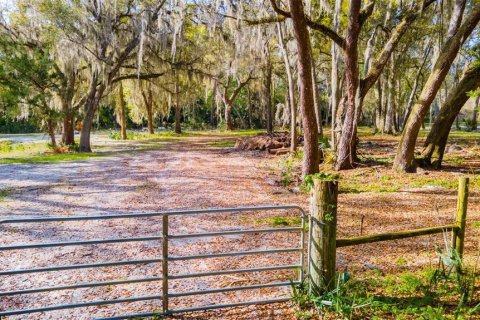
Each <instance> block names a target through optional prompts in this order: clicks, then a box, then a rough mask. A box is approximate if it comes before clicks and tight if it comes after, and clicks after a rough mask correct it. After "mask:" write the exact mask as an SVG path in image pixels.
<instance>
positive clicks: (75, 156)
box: [0, 153, 102, 164]
mask: <svg viewBox="0 0 480 320" xmlns="http://www.w3.org/2000/svg"><path fill="white" fill-rule="evenodd" d="M100 156H102V154H100V153H52V154H39V155H30V156H19V157H9V158H0V164H11V163H20V164H38V163H53V162H62V161H78V160H86V159H90V158H95V157H100Z"/></svg>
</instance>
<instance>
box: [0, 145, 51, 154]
mask: <svg viewBox="0 0 480 320" xmlns="http://www.w3.org/2000/svg"><path fill="white" fill-rule="evenodd" d="M45 151H48V143H46V142H45V141H42V142H30V143H13V142H11V141H0V157H1V156H6V155H8V156H10V157H15V156H22V155H27V154H33V153H40V152H45Z"/></svg>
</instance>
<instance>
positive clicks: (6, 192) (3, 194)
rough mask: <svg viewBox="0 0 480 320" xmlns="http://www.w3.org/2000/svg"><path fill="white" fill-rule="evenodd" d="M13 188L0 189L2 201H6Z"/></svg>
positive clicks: (0, 199) (0, 200)
mask: <svg viewBox="0 0 480 320" xmlns="http://www.w3.org/2000/svg"><path fill="white" fill-rule="evenodd" d="M12 192H13V189H11V188H7V189H0V202H4V201H5V199H6V198H7V197H8V196H9V195H10V194H12Z"/></svg>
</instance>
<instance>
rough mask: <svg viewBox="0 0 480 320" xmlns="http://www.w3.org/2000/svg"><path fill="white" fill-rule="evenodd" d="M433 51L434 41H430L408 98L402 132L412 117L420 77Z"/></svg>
mask: <svg viewBox="0 0 480 320" xmlns="http://www.w3.org/2000/svg"><path fill="white" fill-rule="evenodd" d="M431 51H432V41H431V40H429V41H428V42H427V44H426V46H425V50H424V55H423V61H422V65H421V66H420V68H419V69H418V71H417V75H416V76H415V81H414V82H413V87H412V91H411V92H410V96H409V97H408V102H407V107H406V108H405V118H404V120H403V124H402V130H403V128H404V127H405V123H406V121H407V119H408V117H409V116H410V112H411V110H412V106H413V102H414V101H415V95H416V93H417V88H418V83H419V81H420V76H421V75H422V72H423V68H424V67H425V64H426V63H427V60H428V57H429V56H430V52H431Z"/></svg>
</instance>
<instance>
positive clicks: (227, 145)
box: [208, 140, 235, 148]
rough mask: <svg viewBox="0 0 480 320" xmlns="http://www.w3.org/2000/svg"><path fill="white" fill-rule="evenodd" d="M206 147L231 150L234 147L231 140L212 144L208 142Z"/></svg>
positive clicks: (233, 142)
mask: <svg viewBox="0 0 480 320" xmlns="http://www.w3.org/2000/svg"><path fill="white" fill-rule="evenodd" d="M208 145H209V146H211V147H214V148H233V147H234V146H235V141H233V140H220V141H213V142H209V143H208Z"/></svg>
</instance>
